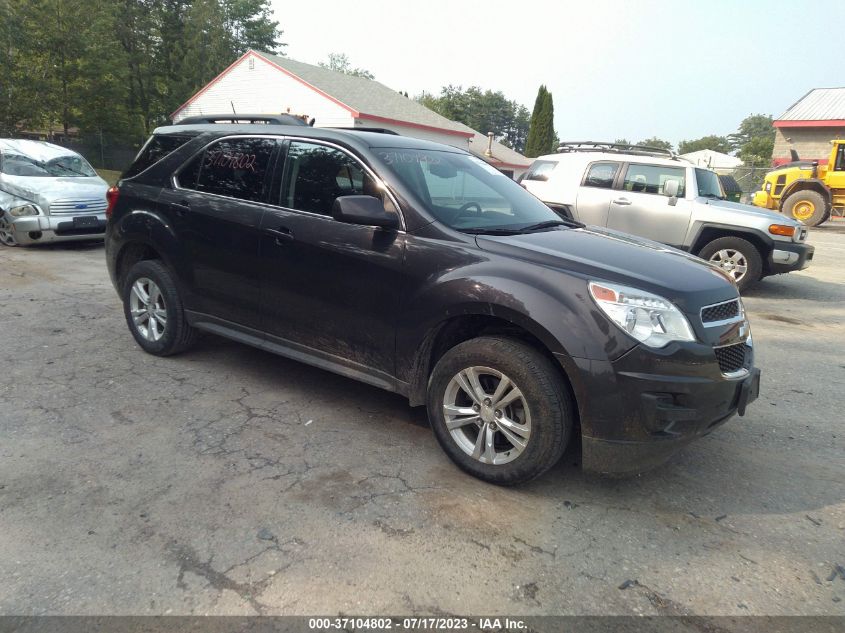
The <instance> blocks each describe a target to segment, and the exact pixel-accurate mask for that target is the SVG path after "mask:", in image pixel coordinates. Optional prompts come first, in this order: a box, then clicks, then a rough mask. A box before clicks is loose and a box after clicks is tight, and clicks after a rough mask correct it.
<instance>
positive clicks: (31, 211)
mask: <svg viewBox="0 0 845 633" xmlns="http://www.w3.org/2000/svg"><path fill="white" fill-rule="evenodd" d="M9 213H10V214H11V215H13V216H15V217H16V218H20V217H23V216H25V215H38V207H36V206H35V205H34V204H25V205H23V206H20V207H12V208H11V209H9Z"/></svg>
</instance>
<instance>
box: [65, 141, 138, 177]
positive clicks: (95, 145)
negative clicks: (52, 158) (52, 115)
mask: <svg viewBox="0 0 845 633" xmlns="http://www.w3.org/2000/svg"><path fill="white" fill-rule="evenodd" d="M52 142H53V143H55V144H56V145H61V146H62V147H66V148H68V149H70V150H73V151H74V152H76V153H77V154H81V155H82V156H84V157H85V160H87V161H88V162H89V163H91V166H92V167H93V168H94V169H108V170H110V171H118V172H123V171H125V170H126V168H127V167H129V165H130V164H131V163H132V161H133V160H134V158H135V155H136V154H137V153H138V150H139V149H140V147H133V146H131V145H125V144H116V143H110V142H109V141H108V140H103V139H100V138H98V137H84V138H72V139H58V140H55V141H52Z"/></svg>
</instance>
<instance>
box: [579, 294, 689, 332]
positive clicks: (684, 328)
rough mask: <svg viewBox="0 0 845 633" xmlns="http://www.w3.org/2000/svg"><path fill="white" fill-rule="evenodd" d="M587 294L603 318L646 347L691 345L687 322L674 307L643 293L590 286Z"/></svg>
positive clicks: (658, 298)
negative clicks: (681, 343)
mask: <svg viewBox="0 0 845 633" xmlns="http://www.w3.org/2000/svg"><path fill="white" fill-rule="evenodd" d="M590 294H591V295H592V296H593V299H594V300H595V302H596V305H597V306H598V307H599V308H601V310H602V312H604V313H605V314H606V315H607V317H608V318H609V319H610V320H611V321H613V322H614V323H615V324H616V325H618V326H619V327H620V328H621V329H622V330H623V331H624V332H625V333H626V334H628V335H630V336H633V337H634V338H635V339H637V340H638V341H639V342H641V343H643V344H644V345H647V346H649V347H654V348H657V347H664V346H665V345H667V344H668V343H670V342H671V341H694V340H695V334H693V331H692V328H691V327H690V324H689V321H687V318H686V317H685V316H684V315H683V314H682V313H681V311H680V310H678V308H676V307H675V305H674V304H673V303H672V302H671V301H668V300H667V299H664V298H663V297H658V296H657V295H653V294H651V293H650V292H646V291H645V290H639V289H637V288H629V287H627V286H618V285H616V284H608V283H604V282H596V281H591V282H590Z"/></svg>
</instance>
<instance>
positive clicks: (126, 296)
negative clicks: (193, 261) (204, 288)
mask: <svg viewBox="0 0 845 633" xmlns="http://www.w3.org/2000/svg"><path fill="white" fill-rule="evenodd" d="M123 314H124V315H125V316H126V323H127V324H128V325H129V330H130V331H131V332H132V336H134V337H135V340H136V341H137V342H138V345H140V346H141V347H142V348H143V349H144V351H145V352H148V353H150V354H155V355H156V356H170V355H171V354H177V353H179V352H181V351H184V350H186V349H187V348H188V347H190V346H191V345H192V344H193V342H194V340H195V339H196V330H195V329H194V328H192V327H191V326H190V324H189V323H188V321H187V319H186V318H185V311H184V309H183V307H182V299H181V297H180V296H179V290H178V288H177V287H176V282H175V280H174V279H173V275H171V273H170V271H169V270H168V269H167V267H166V266H165V265H164V264H162V263H161V262H160V261H158V260H145V261H142V262H138V263H137V264H135V265H134V266H133V267H132V268H131V269H130V270H129V274H128V275H127V276H126V281H125V282H124V284H123Z"/></svg>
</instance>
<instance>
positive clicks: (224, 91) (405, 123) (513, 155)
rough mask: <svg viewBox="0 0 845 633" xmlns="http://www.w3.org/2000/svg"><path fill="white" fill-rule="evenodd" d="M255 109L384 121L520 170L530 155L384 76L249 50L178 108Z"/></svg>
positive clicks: (331, 120)
mask: <svg viewBox="0 0 845 633" xmlns="http://www.w3.org/2000/svg"><path fill="white" fill-rule="evenodd" d="M230 112H234V113H238V112H241V113H249V114H282V113H290V114H295V115H301V116H303V117H305V118H307V119H309V120H310V119H314V125H315V126H316V127H358V128H367V127H370V128H372V127H375V128H383V129H388V130H392V131H394V132H397V133H398V134H402V135H405V136H413V137H416V138H422V139H426V140H430V141H435V142H438V143H443V144H446V145H451V146H453V147H459V148H461V149H465V150H468V151H470V152H472V153H473V154H475V155H477V156H478V157H480V158H482V159H484V160H486V161H487V162H488V163H490V164H491V165H493V166H494V167H496V168H497V169H500V170H501V171H503V172H505V173H507V174H509V175H511V176H512V177H514V178H516V177H519V176H520V175H521V174H523V173H524V172H525V171H526V170H527V169H528V167H529V166H530V165H531V159H530V158H526V157H525V156H523V155H522V154H520V153H518V152H516V151H514V150H512V149H510V148H508V147H505V146H504V145H502V144H501V143H497V142H496V141H492V140H491V139H490V138H488V136H487V134H486V133H487V132H488V131H487V130H483V131H478V130H473V129H472V128H470V127H467V126H466V125H464V124H462V123H458V122H456V121H450V120H449V119H447V118H446V117H444V116H441V115H439V114H437V113H436V112H434V111H432V110H429V109H428V108H426V107H425V106H424V105H422V104H421V103H418V102H417V101H415V100H413V99H409V98H408V97H405V96H404V95H402V94H400V93H399V92H397V91H396V90H393V89H391V88H388V87H387V86H385V85H384V84H381V83H379V82H378V81H374V80H372V79H366V78H363V77H356V76H353V75H346V74H344V73H340V72H337V71H333V70H329V69H328V68H323V67H321V66H313V65H311V64H304V63H302V62H298V61H295V60H293V59H290V58H288V57H280V56H278V55H271V54H269V53H264V52H260V51H255V50H249V51H247V52H246V53H245V54H244V55H242V56H241V57H240V58H238V59H237V60H236V61H235V62H234V63H233V64H232V65H231V66H229V67H228V68H227V69H226V70H224V71H223V72H222V73H220V74H219V75H218V76H217V77H215V78H214V79H213V80H212V81H211V82H209V83H208V85H206V86H205V87H203V88H202V89H201V90H200V91H199V92H197V93H196V94H195V95H194V96H192V97H191V98H190V99H188V101H186V102H185V103H184V104H183V105H182V106H180V107H179V108H178V109H177V110H176V111H175V112H174V113H173V114H172V115H171V119H173V121H174V122H177V121H179V120H181V119H183V118H185V117H188V116H194V115H209V114H227V113H230Z"/></svg>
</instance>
